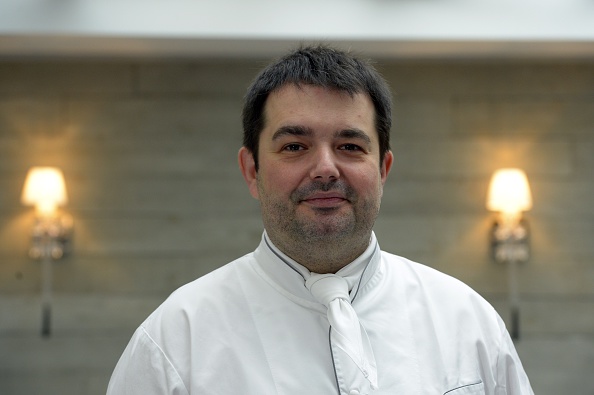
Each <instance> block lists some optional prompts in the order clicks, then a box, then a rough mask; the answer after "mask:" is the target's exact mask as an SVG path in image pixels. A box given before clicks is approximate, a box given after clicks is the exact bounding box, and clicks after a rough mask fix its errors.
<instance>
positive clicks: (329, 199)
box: [301, 192, 348, 208]
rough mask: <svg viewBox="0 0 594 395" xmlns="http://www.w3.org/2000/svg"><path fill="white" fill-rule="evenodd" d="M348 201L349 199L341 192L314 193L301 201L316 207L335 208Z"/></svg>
mask: <svg viewBox="0 0 594 395" xmlns="http://www.w3.org/2000/svg"><path fill="white" fill-rule="evenodd" d="M345 202H348V200H347V199H346V198H345V197H344V196H343V195H342V194H340V193H336V192H334V193H328V192H325V193H322V192H320V193H314V194H312V195H309V196H307V197H305V198H304V199H302V200H301V203H305V204H307V205H309V206H313V207H315V208H334V207H337V206H340V205H342V204H344V203H345Z"/></svg>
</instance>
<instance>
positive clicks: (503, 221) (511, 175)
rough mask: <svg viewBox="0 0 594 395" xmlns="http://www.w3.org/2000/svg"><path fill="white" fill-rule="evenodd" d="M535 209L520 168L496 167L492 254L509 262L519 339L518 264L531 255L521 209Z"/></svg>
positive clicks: (514, 330) (491, 206)
mask: <svg viewBox="0 0 594 395" xmlns="http://www.w3.org/2000/svg"><path fill="white" fill-rule="evenodd" d="M531 208H532V194H531V193H530V186H529V184H528V178H527V177H526V174H525V173H524V171H522V170H520V169H501V170H497V171H496V172H495V173H494V174H493V177H492V178H491V183H490V185H489V193H488V196H487V209H489V210H491V211H496V212H499V217H498V218H497V220H496V221H495V223H494V224H493V228H492V230H491V253H492V255H493V259H494V260H495V261H496V262H498V263H503V264H506V265H507V268H508V281H509V302H510V311H511V331H510V332H511V337H512V338H513V339H519V338H520V308H519V292H518V282H517V274H516V271H517V265H518V264H519V263H523V262H526V261H528V259H529V258H530V245H529V228H528V223H527V222H526V220H525V219H524V218H522V212H524V211H528V210H530V209H531Z"/></svg>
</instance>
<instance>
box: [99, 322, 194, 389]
mask: <svg viewBox="0 0 594 395" xmlns="http://www.w3.org/2000/svg"><path fill="white" fill-rule="evenodd" d="M107 395H189V393H188V390H187V389H186V387H185V385H184V383H183V381H182V379H181V377H180V376H179V374H178V372H177V371H176V369H175V367H174V366H173V365H172V364H171V362H170V361H169V359H168V358H167V356H166V355H165V354H164V353H163V351H162V350H161V348H160V347H159V346H158V345H157V344H156V343H155V342H154V341H153V339H152V338H151V337H150V335H149V334H148V333H147V332H146V330H145V329H144V328H143V327H142V326H141V327H139V328H138V329H137V330H136V332H135V333H134V335H133V336H132V339H131V340H130V342H129V343H128V346H127V347H126V349H125V350H124V353H123V354H122V356H121V357H120V360H119V361H118V363H117V365H116V367H115V370H114V372H113V374H112V376H111V379H110V381H109V385H108V387H107Z"/></svg>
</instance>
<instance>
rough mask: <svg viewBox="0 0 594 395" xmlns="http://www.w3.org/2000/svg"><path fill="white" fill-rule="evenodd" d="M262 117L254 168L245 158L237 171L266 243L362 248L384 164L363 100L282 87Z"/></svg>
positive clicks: (372, 116)
mask: <svg viewBox="0 0 594 395" xmlns="http://www.w3.org/2000/svg"><path fill="white" fill-rule="evenodd" d="M264 112H265V126H264V129H263V130H262V133H261V135H260V142H259V169H258V171H257V172H256V171H255V168H253V166H252V167H251V168H250V164H251V162H249V160H248V162H249V163H250V164H248V165H244V164H242V171H243V173H244V176H245V177H246V180H247V181H248V185H249V187H250V192H251V194H252V196H254V197H255V198H257V199H259V200H260V205H261V210H262V217H263V221H264V227H265V228H266V231H267V232H268V234H269V236H270V238H271V239H272V241H273V242H274V243H275V244H277V246H278V247H279V248H281V250H283V251H285V252H286V248H283V247H285V245H292V246H294V245H297V246H299V247H301V248H308V246H310V247H311V248H313V247H314V244H315V243H318V244H320V242H322V243H328V242H331V243H336V242H339V243H344V244H346V245H347V246H348V244H352V243H368V241H369V237H370V233H371V229H372V227H373V224H374V222H375V219H376V217H377V214H378V211H379V207H380V200H381V196H382V191H383V184H384V182H385V180H386V176H387V174H388V172H389V170H390V166H391V163H392V154H391V153H389V152H388V153H386V156H385V158H384V161H383V163H381V164H380V152H379V143H378V137H377V133H376V130H375V122H374V120H375V111H374V107H373V103H372V102H371V99H370V98H369V97H368V95H366V94H355V95H354V96H350V95H349V94H348V93H346V92H341V91H337V90H331V89H327V88H322V87H315V86H311V85H303V86H301V87H297V86H295V85H286V86H284V87H282V88H280V89H279V90H277V91H274V92H272V93H271V94H270V96H269V97H268V99H267V102H266V106H265V109H264ZM243 155H244V156H245V158H246V159H249V158H250V157H249V155H251V154H250V153H249V152H246V150H245V149H244V153H243ZM252 161H253V158H252ZM241 162H242V153H241V151H240V163H241ZM246 172H247V173H250V172H251V173H250V174H246ZM327 247H328V248H330V247H331V246H327ZM365 247H366V244H365ZM360 252H362V251H360ZM289 256H291V255H290V254H289ZM293 258H294V257H293Z"/></svg>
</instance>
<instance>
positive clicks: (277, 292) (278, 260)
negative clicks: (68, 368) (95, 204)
mask: <svg viewBox="0 0 594 395" xmlns="http://www.w3.org/2000/svg"><path fill="white" fill-rule="evenodd" d="M269 243H270V242H269V241H268V239H267V237H266V235H264V236H263V238H262V242H261V243H260V245H259V246H258V248H257V249H256V250H255V251H254V252H253V253H250V254H248V255H245V256H243V257H242V258H239V259H237V260H235V261H233V262H231V263H229V264H227V265H225V266H223V267H222V268H220V269H217V270H215V271H214V272H212V273H210V274H208V275H206V276H204V277H201V278H199V279H197V280H195V281H193V282H191V283H189V284H187V285H185V286H183V287H181V288H180V289H178V290H177V291H175V292H174V293H173V294H172V295H171V296H170V297H169V298H168V299H167V300H166V301H165V302H164V303H163V304H162V305H161V306H160V307H159V308H157V310H155V311H154V312H153V313H152V314H151V315H150V316H149V317H148V318H147V319H146V321H145V322H144V323H143V324H142V325H141V326H140V327H139V328H138V329H137V330H136V332H135V333H134V335H133V337H132V339H131V340H130V343H129V344H128V346H127V347H126V349H125V351H124V353H123V355H122V356H121V358H120V360H119V362H118V364H117V366H116V368H115V371H114V373H113V375H112V377H111V380H110V383H109V387H108V390H107V394H108V395H133V394H134V395H165V394H167V395H168V394H171V395H188V394H192V395H198V394H199V395H203V394H213V395H238V394H253V395H268V394H271V395H272V394H277V395H281V394H282V395H297V394H308V395H335V394H339V393H340V395H357V394H359V393H361V394H364V393H366V390H365V389H362V391H363V392H359V391H360V390H361V389H360V388H352V389H349V388H346V389H345V388H342V389H341V391H340V392H339V389H338V384H337V383H338V381H339V379H340V378H339V377H337V375H336V372H335V369H334V366H333V359H332V354H331V350H330V345H329V330H330V328H329V323H328V320H327V318H326V307H325V306H324V305H322V304H320V303H319V302H317V301H316V300H315V299H314V297H313V295H312V294H311V293H310V291H309V290H308V289H307V288H306V287H305V285H304V277H303V274H302V272H303V270H305V271H306V270H307V269H305V268H304V267H302V266H301V265H298V264H297V263H296V262H294V261H291V260H290V259H289V258H288V257H286V256H284V255H283V254H282V253H279V251H278V250H277V249H276V248H274V246H272V245H270V244H269ZM368 251H371V252H372V253H370V256H371V257H370V259H369V262H368V263H367V266H366V268H365V270H364V271H363V273H362V275H361V278H360V280H359V282H358V283H357V284H356V285H355V286H354V289H353V290H351V292H350V294H351V300H352V306H353V308H354V309H355V311H356V313H357V316H358V317H359V320H360V322H361V324H362V325H363V327H364V328H365V330H366V332H367V334H368V336H369V339H370V342H371V345H372V348H373V353H374V355H375V359H376V363H377V374H378V384H379V388H378V389H377V390H373V391H371V392H370V393H369V394H370V395H387V394H391V395H393V394H404V395H414V394H418V395H421V394H423V395H424V394H427V395H429V394H438V395H443V394H447V395H462V394H494V395H502V394H510V395H520V394H522V395H523V394H526V395H528V394H533V392H532V389H531V388H530V383H529V381H528V378H527V376H526V374H525V372H524V369H523V368H522V364H521V362H520V360H519V358H518V355H517V353H516V351H515V349H514V346H513V343H512V341H511V339H510V337H509V335H508V332H507V330H506V329H505V326H504V323H503V321H502V320H501V318H500V317H499V315H498V314H497V313H496V312H495V310H494V309H493V307H491V305H489V304H488V303H487V302H486V301H485V300H484V299H483V298H482V297H480V296H479V295H478V294H477V293H476V292H474V291H472V290H471V289H470V288H469V287H468V286H466V285H464V284H463V283H461V282H460V281H458V280H456V279H454V278H452V277H449V276H447V275H445V274H443V273H440V272H438V271H436V270H433V269H431V268H428V267H426V266H423V265H421V264H418V263H414V262H411V261H409V260H407V259H404V258H402V257H398V256H395V255H392V254H389V253H386V252H384V251H380V250H379V247H378V246H377V241H376V239H375V235H372V243H371V245H370V248H369V249H368ZM347 385H348V383H347Z"/></svg>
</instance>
